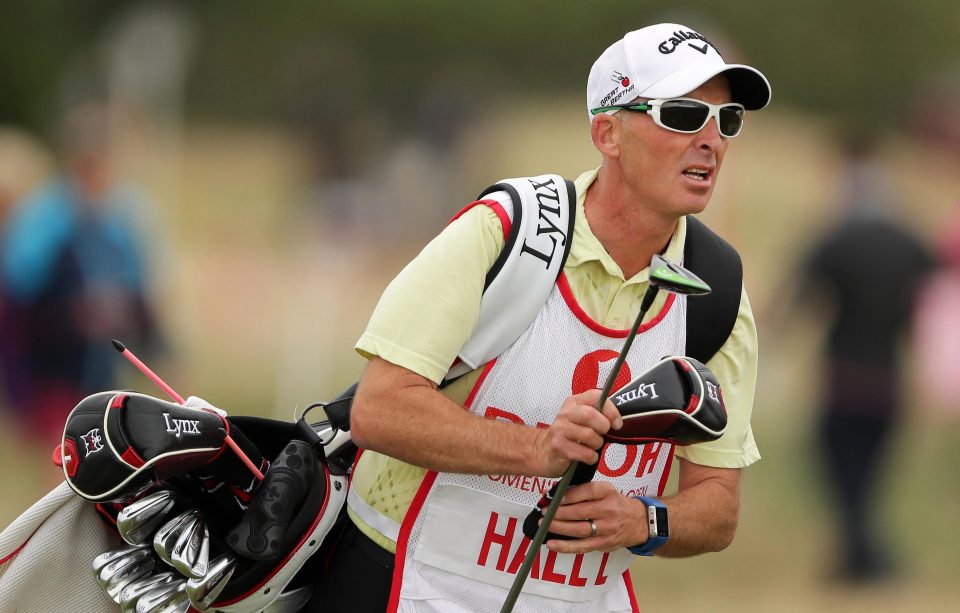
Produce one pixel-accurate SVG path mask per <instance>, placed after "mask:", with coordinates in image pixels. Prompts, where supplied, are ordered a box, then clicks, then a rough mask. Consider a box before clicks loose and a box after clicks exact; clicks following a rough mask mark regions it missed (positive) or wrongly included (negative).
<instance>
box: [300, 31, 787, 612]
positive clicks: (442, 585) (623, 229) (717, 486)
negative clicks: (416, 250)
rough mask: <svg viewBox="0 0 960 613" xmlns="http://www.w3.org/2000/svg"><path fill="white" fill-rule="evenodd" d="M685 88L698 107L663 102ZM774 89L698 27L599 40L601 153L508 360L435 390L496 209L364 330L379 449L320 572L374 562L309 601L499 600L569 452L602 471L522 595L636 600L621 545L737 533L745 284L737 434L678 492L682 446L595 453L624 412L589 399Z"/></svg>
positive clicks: (451, 356) (369, 405)
mask: <svg viewBox="0 0 960 613" xmlns="http://www.w3.org/2000/svg"><path fill="white" fill-rule="evenodd" d="M680 97H683V98H687V99H694V100H696V101H700V102H691V101H689V100H687V101H683V100H681V101H666V100H670V99H674V98H680ZM769 99H770V88H769V84H768V83H767V81H766V79H765V78H764V77H763V75H762V74H760V73H759V72H758V71H756V70H755V69H753V68H750V67H746V66H738V65H728V64H725V63H724V62H723V60H722V58H721V57H720V55H719V53H718V52H717V50H716V49H715V48H714V47H713V46H712V44H711V43H710V42H709V41H707V40H706V39H705V38H704V37H703V36H701V35H700V34H698V33H696V32H694V31H692V30H691V29H690V28H687V27H685V26H681V25H677V24H659V25H655V26H650V27H647V28H643V29H641V30H637V31H635V32H631V33H629V34H627V35H626V36H625V37H624V38H623V39H622V40H620V41H618V42H617V43H614V44H613V45H612V46H611V47H610V48H609V49H607V50H606V51H605V52H604V53H603V55H601V56H600V58H599V59H598V60H597V61H596V63H595V64H594V66H593V68H592V70H591V72H590V76H589V79H588V83H587V110H588V116H589V117H590V120H591V123H590V133H591V136H592V139H593V143H594V146H595V147H596V148H597V150H598V151H599V152H600V154H601V156H602V158H603V161H602V164H601V166H600V168H599V169H598V170H595V171H590V172H587V173H584V174H583V175H581V176H580V177H579V178H578V179H577V180H576V181H575V187H576V198H577V211H576V213H577V214H576V225H575V227H574V230H573V233H572V238H571V240H572V246H571V251H570V254H569V257H568V259H567V261H566V264H565V267H564V272H563V274H562V275H561V276H560V279H559V280H558V282H557V285H556V287H555V288H554V291H553V293H552V294H551V295H550V297H549V298H548V299H547V301H546V303H545V304H544V305H543V307H542V309H541V310H540V312H539V313H538V314H537V317H536V319H535V321H534V322H533V324H531V325H530V327H529V328H528V329H527V330H526V331H525V332H524V333H523V334H522V335H521V336H520V338H519V339H517V341H516V342H515V343H514V344H513V345H512V346H511V347H510V348H509V349H507V350H506V351H505V352H504V353H503V354H501V355H500V356H499V358H498V359H497V360H496V362H495V364H493V365H492V366H491V365H487V367H486V368H483V369H478V370H476V371H474V372H473V373H471V374H469V375H467V376H464V377H461V378H460V379H458V380H456V381H455V382H454V383H452V384H451V385H449V386H447V387H445V388H444V389H443V390H442V391H438V384H439V383H440V382H441V381H442V380H443V378H444V375H445V374H446V372H447V370H448V368H449V367H450V365H451V364H452V363H453V362H454V360H455V358H456V357H457V355H458V352H459V351H460V348H461V346H462V345H463V344H464V342H465V341H466V340H467V339H468V338H469V337H470V335H471V332H472V331H473V327H474V325H475V323H476V321H477V314H478V309H479V305H480V300H481V295H482V293H483V289H484V277H485V275H486V273H487V272H488V270H489V269H490V267H491V265H492V264H493V262H494V260H495V259H496V257H497V255H498V254H499V253H500V250H501V248H502V247H503V244H504V238H503V234H504V230H503V228H502V227H501V222H500V220H499V217H498V215H497V214H496V212H495V210H494V209H495V207H491V206H474V207H473V208H471V209H470V210H468V211H467V212H466V213H464V214H463V215H461V216H460V217H458V219H457V220H456V221H454V222H453V223H451V224H450V225H449V226H448V227H447V228H446V229H445V230H444V231H443V232H442V233H441V234H440V235H439V236H438V237H437V238H436V239H435V240H434V241H432V242H431V243H430V244H429V245H428V246H427V247H426V248H425V249H424V250H423V252H422V253H421V254H420V255H419V256H418V257H417V258H416V259H414V260H413V262H411V263H410V264H409V265H408V266H407V268H406V269H404V271H403V272H401V273H400V274H399V275H398V276H397V278H396V279H394V281H393V282H392V283H391V284H390V286H389V287H388V288H387V290H386V291H385V292H384V295H383V297H382V298H381V301H380V303H379V305H378V306H377V309H376V311H375V312H374V314H373V316H372V318H371V321H370V324H369V326H368V328H367V330H366V332H365V333H364V335H363V336H362V337H361V339H360V340H359V342H358V343H357V350H358V351H359V352H360V353H361V354H363V355H365V356H366V357H368V358H369V359H370V363H369V364H368V366H367V368H366V370H365V372H364V375H363V378H362V379H361V383H360V387H359V389H358V392H357V397H356V399H355V401H354V405H353V413H352V418H351V428H352V429H351V431H352V434H353V437H354V440H355V441H356V442H357V443H358V444H359V445H360V446H361V447H363V448H364V449H365V450H366V451H364V452H363V454H362V455H361V457H360V459H359V461H358V464H357V467H356V471H355V473H354V477H353V482H352V489H351V495H350V499H349V515H350V519H351V523H350V524H349V525H348V527H347V531H346V534H345V536H344V539H343V540H342V541H341V543H340V545H339V547H338V549H337V551H336V554H335V557H334V558H333V560H332V562H331V575H330V576H329V577H328V580H331V581H332V582H334V581H350V577H358V576H362V577H363V579H362V582H363V583H362V585H363V589H362V590H350V594H349V596H348V597H347V598H346V599H345V600H344V601H343V603H342V604H340V603H337V602H335V601H332V600H331V599H330V598H327V597H326V593H325V597H324V599H323V600H324V601H323V603H322V604H320V603H317V606H320V607H321V608H322V609H323V610H326V611H330V610H364V611H367V610H369V611H374V610H383V609H384V608H385V607H387V608H389V609H390V610H401V611H413V610H417V611H421V610H423V611H426V610H429V611H451V610H458V611H461V610H466V611H491V610H498V609H499V607H500V606H501V605H502V603H503V601H504V599H505V597H506V594H507V591H508V588H509V586H510V584H511V583H512V581H513V577H514V574H515V573H516V567H517V566H518V565H519V561H520V560H522V558H523V554H524V553H525V548H526V544H527V543H525V542H524V541H523V540H522V534H521V533H520V530H519V528H518V525H519V524H520V523H522V519H523V517H524V516H525V515H526V514H527V512H528V511H529V510H530V508H532V506H533V505H534V504H535V503H536V502H537V500H538V499H539V498H540V495H541V493H542V491H543V490H544V489H545V488H548V487H549V485H550V484H551V483H552V479H546V478H547V477H558V476H559V475H561V474H562V473H563V472H564V470H565V469H566V468H567V467H568V466H569V465H570V463H571V462H573V461H578V462H583V463H595V462H597V461H598V460H599V461H600V464H599V471H598V476H597V478H596V479H595V480H594V481H593V482H590V483H586V484H583V485H580V486H577V487H573V488H571V489H570V490H568V492H567V494H566V496H565V497H564V499H563V504H562V506H561V507H560V508H559V510H558V512H557V514H556V518H555V520H554V522H553V524H552V528H551V530H552V531H553V532H555V533H558V534H561V535H566V536H569V537H573V538H572V539H571V540H559V539H553V540H550V541H548V542H547V543H546V547H547V549H546V550H544V551H541V553H540V556H539V559H538V560H537V562H536V563H535V564H534V567H533V571H532V573H531V577H530V579H528V581H527V582H526V584H525V586H524V593H523V594H522V595H521V597H520V599H519V601H518V603H517V606H516V609H515V610H518V611H527V610H529V611H533V610H537V611H541V610H542V611H547V610H549V611H573V610H577V611H581V610H585V609H589V610H597V611H629V610H637V604H636V599H635V598H634V596H633V592H632V587H631V585H630V581H629V574H628V573H627V572H626V569H627V567H628V566H629V564H630V562H631V559H632V554H631V553H630V552H629V551H628V550H627V549H625V548H627V547H631V548H633V551H634V552H637V553H641V554H645V555H649V554H651V553H653V551H654V550H656V554H657V555H662V556H668V557H684V556H691V555H696V554H699V553H703V552H707V551H717V550H721V549H723V548H725V547H726V546H727V545H729V543H730V542H731V540H732V539H733V535H734V532H735V530H736V527H737V520H738V509H739V483H740V469H742V468H743V467H744V466H747V465H749V464H751V463H753V462H755V461H756V460H757V459H759V454H758V452H757V449H756V446H755V444H754V441H753V436H752V433H751V429H750V425H749V420H750V413H751V410H752V403H753V389H754V382H755V378H756V358H757V353H756V331H755V327H754V323H753V317H752V314H751V311H750V305H749V302H748V300H747V297H746V294H745V293H743V292H742V288H737V289H740V295H741V299H740V305H739V312H738V315H737V317H736V322H735V324H734V326H733V329H732V331H731V333H730V334H729V337H728V338H727V339H726V340H725V342H724V343H723V345H722V347H721V348H720V350H719V351H718V352H716V354H715V356H714V357H713V358H712V359H711V360H710V361H709V363H708V366H709V367H710V368H711V369H712V370H713V371H714V373H715V374H716V375H717V376H718V378H719V379H720V381H721V384H722V385H723V393H724V396H725V400H726V405H727V409H728V412H729V422H728V426H727V431H726V434H725V435H724V436H723V437H722V438H721V439H719V440H718V441H716V442H714V443H710V444H704V445H698V446H694V447H691V448H678V449H677V450H676V455H677V457H678V458H679V464H680V480H679V491H678V493H677V494H676V495H675V496H671V497H664V498H663V499H662V500H660V501H658V500H655V499H654V498H653V497H654V496H658V495H660V494H662V490H663V486H664V483H665V481H666V475H667V474H668V472H669V464H670V461H671V460H672V457H673V453H674V451H673V448H672V447H671V446H670V445H667V444H651V445H646V446H644V447H643V448H642V449H641V450H640V451H638V450H637V448H636V447H632V448H625V447H622V446H617V445H610V446H607V447H605V448H604V450H603V456H602V457H600V456H599V455H598V450H600V449H601V447H602V438H601V437H602V435H603V434H604V433H605V432H607V431H608V430H609V429H610V428H618V427H620V425H621V423H622V421H621V419H620V416H619V414H618V413H617V410H616V409H615V408H614V407H613V405H612V403H610V402H609V401H608V402H607V403H606V404H605V405H604V407H603V411H602V412H598V411H597V410H596V409H595V408H594V406H595V404H596V403H597V401H598V399H599V395H600V392H599V390H598V389H596V388H598V387H599V386H600V385H602V377H601V376H600V374H601V373H602V372H603V369H604V367H606V368H607V370H609V366H610V364H609V360H610V356H611V355H613V356H616V353H617V351H618V350H619V349H620V347H621V346H622V342H623V337H624V336H625V335H626V331H625V329H626V328H628V327H629V325H630V323H631V322H632V321H633V318H634V317H635V315H636V313H637V312H638V310H639V305H640V301H641V298H642V296H643V294H644V291H645V290H646V287H647V279H648V271H647V266H648V264H649V263H650V259H651V257H652V256H653V255H654V254H656V253H660V254H663V255H664V256H665V257H666V258H667V259H668V260H671V261H675V262H679V261H680V260H681V259H682V255H683V249H684V241H685V238H686V236H687V227H688V224H687V221H686V218H685V216H686V215H689V214H695V213H700V212H701V211H703V210H704V209H705V208H706V206H707V203H708V202H709V200H710V196H711V194H712V193H713V189H714V186H715V185H716V181H717V178H718V175H719V171H720V168H721V164H722V162H723V158H724V156H725V154H726V151H727V147H728V145H729V138H730V137H732V136H736V134H737V133H738V132H739V129H740V125H741V122H742V117H743V108H742V107H745V108H746V109H750V110H754V109H759V108H762V107H763V106H765V105H766V104H767V103H768V102H769ZM644 102H649V104H648V105H644V104H642V103H644ZM703 103H706V104H707V105H710V106H705V105H704V104H703ZM737 103H739V104H740V105H742V107H740V106H736V104H737ZM629 105H633V106H629ZM708 109H709V114H708V112H707V111H708ZM487 204H489V203H487ZM684 311H685V300H684V299H682V298H679V299H675V298H670V297H667V296H664V295H663V294H661V296H660V297H659V298H658V300H657V301H656V302H655V303H654V304H653V307H652V308H651V309H650V314H651V315H650V317H649V319H648V322H647V323H645V325H644V326H643V327H642V328H641V332H640V334H639V335H638V337H637V341H636V344H635V347H636V349H635V350H634V351H631V352H630V353H631V354H633V355H629V356H628V357H627V362H626V363H627V367H628V369H630V370H631V371H632V372H633V373H640V372H642V371H643V370H645V369H646V368H647V367H649V366H650V365H652V364H653V363H654V362H656V361H657V360H659V359H660V358H661V357H662V356H663V355H669V354H677V353H683V349H684V333H685V321H684ZM571 390H572V392H573V393H572V394H571ZM464 406H466V408H467V409H468V410H464ZM538 422H539V425H540V426H541V427H534V426H536V425H538ZM636 494H641V496H640V498H637V497H634V496H636ZM646 494H649V496H645V495H646ZM641 498H642V499H641ZM648 505H665V506H666V507H667V509H668V510H669V517H670V536H669V538H668V539H667V541H666V543H665V544H663V545H662V546H660V547H659V548H656V546H657V545H660V542H659V539H658V540H657V542H656V543H654V542H650V543H648V529H647V519H646V518H647V507H648ZM621 575H622V577H621ZM353 581H354V583H353V584H356V579H353ZM348 585H349V583H348ZM358 592H360V593H358ZM333 598H336V597H335V596H333ZM338 607H342V608H338ZM318 610H319V609H318Z"/></svg>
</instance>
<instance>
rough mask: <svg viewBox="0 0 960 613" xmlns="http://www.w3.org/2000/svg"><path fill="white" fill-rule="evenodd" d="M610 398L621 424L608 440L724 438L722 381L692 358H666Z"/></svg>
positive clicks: (692, 441) (677, 442) (686, 442)
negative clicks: (618, 414) (618, 412)
mask: <svg viewBox="0 0 960 613" xmlns="http://www.w3.org/2000/svg"><path fill="white" fill-rule="evenodd" d="M610 399H611V400H612V401H613V404H614V405H615V406H616V407H617V410H618V411H620V416H621V417H623V427H622V428H620V429H619V430H611V431H610V432H608V433H607V435H606V436H605V437H604V438H605V439H606V441H607V442H608V443H621V444H623V445H639V444H644V443H648V442H651V441H666V442H668V443H672V444H674V445H693V444H695V443H704V442H707V441H713V440H716V439H718V438H720V437H721V436H722V435H723V431H724V429H725V428H726V427H727V409H726V407H725V406H724V405H723V395H722V394H721V393H720V383H719V382H718V381H717V378H716V376H715V375H714V374H713V373H712V372H711V371H710V369H709V368H707V367H706V366H704V365H703V364H701V363H700V362H698V361H697V360H694V359H693V358H688V357H683V356H673V357H668V358H664V359H663V360H661V361H660V362H659V363H658V364H656V365H655V366H653V367H652V368H650V369H649V370H648V371H646V372H645V373H643V374H642V375H640V376H639V377H637V378H635V379H634V380H633V381H631V382H630V383H628V384H626V385H624V386H623V387H622V388H620V389H618V390H617V391H616V392H614V393H612V394H610Z"/></svg>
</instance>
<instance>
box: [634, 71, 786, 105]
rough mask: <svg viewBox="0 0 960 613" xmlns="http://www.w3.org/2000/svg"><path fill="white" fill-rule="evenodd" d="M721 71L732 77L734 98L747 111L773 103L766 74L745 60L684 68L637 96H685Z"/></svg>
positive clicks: (731, 89) (731, 87)
mask: <svg viewBox="0 0 960 613" xmlns="http://www.w3.org/2000/svg"><path fill="white" fill-rule="evenodd" d="M718 74H725V75H726V76H727V79H728V80H729V81H730V95H731V96H732V98H733V100H732V102H739V103H740V104H742V105H743V106H744V108H746V109H747V110H748V111H756V110H759V109H762V108H763V107H765V106H767V105H768V104H769V103H770V96H771V90H770V83H769V82H768V81H767V78H766V77H765V76H763V73H761V72H760V71H759V70H757V69H756V68H752V67H750V66H745V65H743V64H718V65H716V66H692V67H690V68H684V69H682V70H678V71H676V72H674V73H673V74H671V75H668V76H666V77H664V78H663V79H660V80H659V81H657V82H656V83H654V84H653V85H651V86H650V87H648V88H646V89H645V90H643V91H640V92H637V96H639V97H641V98H676V97H679V96H685V95H687V94H689V93H690V92H692V91H693V90H695V89H697V88H698V87H700V86H701V85H703V84H704V83H706V82H707V81H709V80H710V79H712V78H713V77H715V76H717V75H718Z"/></svg>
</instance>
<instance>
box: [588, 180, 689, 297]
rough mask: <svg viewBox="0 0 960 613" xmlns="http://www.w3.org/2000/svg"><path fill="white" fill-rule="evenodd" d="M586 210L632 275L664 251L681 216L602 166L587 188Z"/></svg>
mask: <svg viewBox="0 0 960 613" xmlns="http://www.w3.org/2000/svg"><path fill="white" fill-rule="evenodd" d="M584 211H585V213H586V216H587V222H588V223H589V224H590V230H591V232H593V234H594V236H596V237H597V240H599V241H600V244H601V245H603V248H604V249H606V251H607V253H609V254H610V257H611V258H613V261H614V262H616V263H617V265H618V266H619V267H620V270H621V271H622V272H623V277H624V279H629V278H630V277H632V276H633V275H635V274H637V273H638V272H640V271H641V270H643V269H644V268H646V267H647V266H649V265H650V259H651V258H652V257H653V254H655V253H662V252H663V251H664V250H665V249H666V248H667V245H668V244H669V243H670V238H671V237H672V236H673V233H674V231H675V230H676V229H677V221H678V219H677V218H676V217H675V216H672V215H664V214H662V213H658V212H656V211H654V210H653V209H652V208H651V207H649V206H648V205H647V203H645V202H643V201H642V199H641V198H639V197H637V196H635V195H634V194H633V193H632V190H630V189H629V188H628V186H626V185H625V184H624V183H622V182H620V181H619V180H618V177H616V176H615V174H614V173H610V172H609V170H608V169H607V168H606V167H601V168H600V172H599V174H598V175H597V180H596V181H594V182H593V183H592V184H591V185H590V187H589V188H588V189H587V196H586V200H585V202H584Z"/></svg>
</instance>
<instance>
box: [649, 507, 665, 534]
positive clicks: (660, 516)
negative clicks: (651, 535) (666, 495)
mask: <svg viewBox="0 0 960 613" xmlns="http://www.w3.org/2000/svg"><path fill="white" fill-rule="evenodd" d="M654 512H655V514H656V518H657V521H656V524H655V526H653V525H651V526H650V528H651V532H653V530H652V529H653V528H654V527H656V530H657V533H656V536H662V537H664V538H666V537H668V536H670V526H669V525H668V524H667V510H666V509H661V508H659V507H654Z"/></svg>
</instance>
